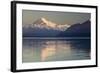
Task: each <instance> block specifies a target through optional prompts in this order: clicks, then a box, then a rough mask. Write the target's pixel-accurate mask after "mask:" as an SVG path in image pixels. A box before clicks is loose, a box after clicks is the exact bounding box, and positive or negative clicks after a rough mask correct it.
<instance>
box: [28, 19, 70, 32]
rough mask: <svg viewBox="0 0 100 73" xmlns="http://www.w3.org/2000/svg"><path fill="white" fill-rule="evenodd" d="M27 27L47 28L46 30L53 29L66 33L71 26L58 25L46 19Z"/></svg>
mask: <svg viewBox="0 0 100 73" xmlns="http://www.w3.org/2000/svg"><path fill="white" fill-rule="evenodd" d="M27 27H31V28H40V29H42V28H45V29H53V30H60V31H64V30H66V29H67V28H69V27H70V25H68V24H63V25H61V24H56V23H54V22H51V21H49V20H47V19H45V18H40V19H38V20H36V21H34V22H33V24H28V26H27Z"/></svg>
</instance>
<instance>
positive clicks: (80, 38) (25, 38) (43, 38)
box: [22, 37, 91, 39]
mask: <svg viewBox="0 0 100 73" xmlns="http://www.w3.org/2000/svg"><path fill="white" fill-rule="evenodd" d="M22 39H91V37H23V38H22Z"/></svg>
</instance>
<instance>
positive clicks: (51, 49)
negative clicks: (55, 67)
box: [22, 39, 91, 62]
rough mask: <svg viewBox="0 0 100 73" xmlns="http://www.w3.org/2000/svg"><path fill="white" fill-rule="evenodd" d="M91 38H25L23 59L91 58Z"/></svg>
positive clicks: (39, 60) (40, 60) (60, 59)
mask: <svg viewBox="0 0 100 73" xmlns="http://www.w3.org/2000/svg"><path fill="white" fill-rule="evenodd" d="M90 46H91V45H90V39H77V40H74V39H73V40H71V39H68V40H66V39H63V40H61V39H60V40H57V39H55V40H54V39H53V40H51V39H45V40H44V39H43V40H42V39H41V40H38V39H36V40H35V39H23V49H22V61H23V62H45V61H65V60H86V59H90V48H91V47H90Z"/></svg>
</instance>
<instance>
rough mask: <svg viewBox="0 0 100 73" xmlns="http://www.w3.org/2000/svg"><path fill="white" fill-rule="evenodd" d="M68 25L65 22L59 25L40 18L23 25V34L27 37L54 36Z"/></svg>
mask: <svg viewBox="0 0 100 73" xmlns="http://www.w3.org/2000/svg"><path fill="white" fill-rule="evenodd" d="M69 27H70V26H69V25H67V24H64V25H61V24H56V23H54V22H51V21H49V20H47V19H45V18H40V19H38V20H36V21H34V22H33V24H27V25H25V26H23V36H25V37H28V36H31V37H54V36H57V35H58V34H59V33H61V32H63V31H65V30H66V29H67V28H69Z"/></svg>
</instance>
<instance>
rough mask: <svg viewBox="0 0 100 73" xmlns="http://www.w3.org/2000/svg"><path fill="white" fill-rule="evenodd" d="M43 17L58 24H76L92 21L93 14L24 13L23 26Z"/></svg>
mask: <svg viewBox="0 0 100 73" xmlns="http://www.w3.org/2000/svg"><path fill="white" fill-rule="evenodd" d="M42 17H44V18H46V19H47V20H49V21H52V22H54V23H57V24H76V23H83V22H85V21H87V20H90V18H91V14H90V13H76V12H54V11H35V10H23V11H22V23H23V25H26V24H32V23H33V22H34V21H36V20H38V19H39V18H42Z"/></svg>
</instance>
